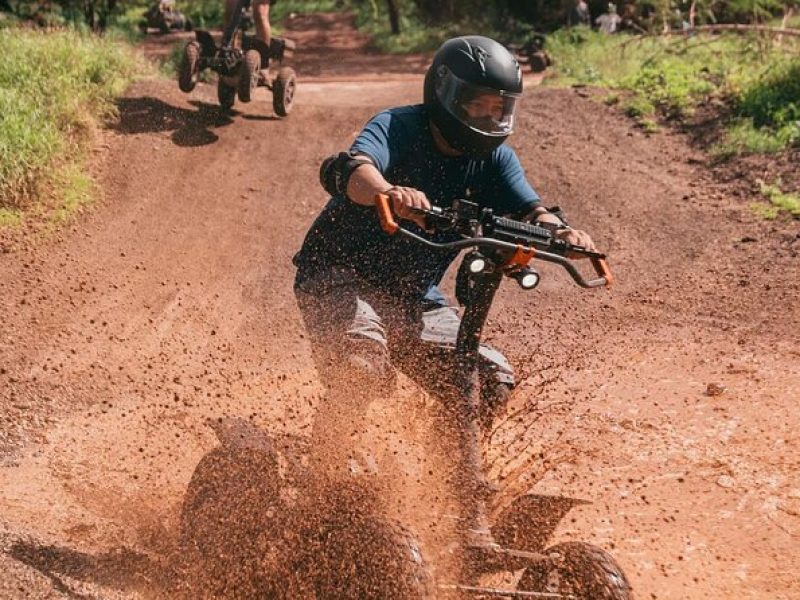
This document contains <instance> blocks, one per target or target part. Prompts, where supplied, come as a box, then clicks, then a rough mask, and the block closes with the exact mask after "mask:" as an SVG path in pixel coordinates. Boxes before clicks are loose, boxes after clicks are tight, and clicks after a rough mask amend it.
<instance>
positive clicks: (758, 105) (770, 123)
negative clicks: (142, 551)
mask: <svg viewBox="0 0 800 600" xmlns="http://www.w3.org/2000/svg"><path fill="white" fill-rule="evenodd" d="M737 105H738V106H737V108H738V112H739V114H741V115H742V116H745V117H749V118H751V119H753V125H754V126H756V127H774V128H781V127H785V126H787V125H793V126H794V127H795V128H796V127H797V122H798V121H800V59H794V60H787V61H782V62H779V63H776V64H775V65H774V67H773V68H771V69H770V70H769V71H768V72H767V73H766V74H765V76H764V77H763V78H761V79H759V80H758V81H754V82H753V83H752V84H751V85H750V86H748V87H747V88H746V89H745V90H743V92H742V94H741V95H740V96H739V99H738V102H737Z"/></svg>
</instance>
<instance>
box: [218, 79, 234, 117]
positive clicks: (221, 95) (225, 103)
mask: <svg viewBox="0 0 800 600" xmlns="http://www.w3.org/2000/svg"><path fill="white" fill-rule="evenodd" d="M217 98H218V99H219V105H220V106H221V107H222V108H224V109H225V110H230V109H232V108H233V104H234V102H236V88H235V87H233V86H232V85H228V84H227V83H225V82H224V81H223V80H222V77H221V76H220V78H219V82H218V83H217Z"/></svg>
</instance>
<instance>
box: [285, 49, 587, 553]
mask: <svg viewBox="0 0 800 600" xmlns="http://www.w3.org/2000/svg"><path fill="white" fill-rule="evenodd" d="M522 91H523V85H522V74H521V70H520V67H519V64H518V63H517V61H516V59H515V58H514V57H513V56H512V55H511V54H510V53H509V52H508V50H506V48H505V47H503V46H502V45H501V44H499V43H497V42H495V41H494V40H491V39H489V38H486V37H480V36H467V37H459V38H453V39H451V40H448V41H447V42H445V43H444V44H443V45H442V47H441V48H440V49H439V50H438V52H437V53H436V55H435V57H434V60H433V64H432V65H431V66H430V68H429V69H428V72H427V75H426V77H425V85H424V104H419V105H414V106H402V107H398V108H392V109H389V110H385V111H383V112H381V113H379V114H378V115H376V116H375V117H373V118H372V119H371V120H370V121H369V122H368V123H367V124H366V126H365V127H364V129H363V130H362V131H361V133H360V134H359V136H358V137H357V138H356V140H355V142H354V143H353V145H352V146H351V148H350V151H349V152H348V153H341V154H339V155H338V156H336V157H335V158H334V157H331V158H330V159H328V160H326V161H325V162H324V163H323V165H322V169H321V172H320V176H321V180H322V183H323V186H324V187H325V189H326V190H327V191H328V192H329V193H330V194H331V196H332V197H331V199H330V200H329V201H328V203H327V205H326V206H325V207H324V209H323V210H322V212H321V214H320V215H319V216H318V217H317V219H316V220H315V221H314V223H313V224H312V226H311V228H310V229H309V231H308V233H307V234H306V238H305V240H304V242H303V246H302V248H301V249H300V251H299V252H298V253H297V255H296V256H295V258H294V263H295V265H296V266H297V275H296V279H295V294H296V297H297V302H298V305H299V307H300V310H301V312H302V315H303V320H304V323H305V326H306V330H307V331H308V335H309V340H310V342H311V346H312V352H313V357H314V361H315V365H316V368H317V370H318V372H319V374H320V378H321V379H322V382H323V384H324V385H325V386H326V388H327V394H326V397H325V399H324V400H323V401H322V402H321V404H320V406H319V408H318V410H317V411H316V414H315V417H314V423H313V439H312V448H315V449H316V450H312V454H313V453H314V452H315V451H316V452H317V454H318V455H322V456H323V457H324V458H327V459H328V460H329V461H333V462H334V463H337V464H341V463H345V464H346V463H347V460H348V458H347V456H337V451H339V450H338V449H339V448H341V447H342V445H345V446H346V445H347V443H348V442H347V439H348V438H349V437H356V436H358V431H357V430H356V425H355V423H356V420H355V418H354V417H353V416H352V415H357V414H360V413H362V412H363V411H364V410H365V408H366V406H367V405H368V404H369V403H370V402H371V401H372V400H375V399H376V398H377V397H379V396H386V395H388V394H390V393H391V391H392V389H393V386H394V377H395V375H394V374H395V368H399V369H400V370H402V371H403V372H404V373H405V374H407V375H408V376H409V377H411V378H412V379H414V380H415V381H417V382H418V383H419V384H421V385H422V386H423V387H425V388H426V389H428V390H429V391H431V392H432V393H433V394H434V395H436V396H437V397H439V398H442V399H443V401H444V402H445V403H446V404H447V405H448V406H449V407H451V408H452V409H453V410H454V412H455V413H458V408H459V406H460V404H459V396H458V390H454V389H452V386H451V387H448V384H447V381H448V378H447V369H448V366H447V360H446V354H447V353H448V352H452V348H453V347H454V345H455V339H456V332H457V331H458V325H459V316H458V314H457V312H456V310H455V309H454V308H453V307H451V306H450V305H449V304H448V302H447V300H446V299H445V298H444V296H443V295H442V293H441V292H440V291H439V289H438V287H437V286H438V284H439V282H440V280H441V278H442V277H443V275H444V273H445V271H446V270H447V268H448V266H449V265H450V263H451V262H452V261H453V260H454V259H455V257H456V255H457V254H458V253H457V252H443V251H437V250H432V249H430V248H426V247H424V246H422V245H419V244H414V243H412V242H410V241H408V240H405V239H403V238H401V237H399V236H397V237H392V236H389V235H387V234H385V233H384V232H383V231H382V229H381V227H380V224H379V221H378V217H377V213H376V210H375V208H374V200H375V197H376V195H377V194H386V195H387V196H388V197H389V198H390V200H391V204H392V206H393V210H394V212H395V213H396V214H397V216H398V217H399V218H401V219H405V220H406V221H407V223H406V226H407V227H408V228H410V229H411V230H413V231H414V232H415V233H417V234H419V235H422V236H425V237H428V238H429V239H435V240H436V241H447V240H448V239H449V238H448V237H447V236H448V235H450V234H442V233H430V232H426V231H425V230H424V222H423V221H422V219H421V217H420V216H419V213H416V212H415V209H427V208H430V207H431V205H437V206H441V207H448V206H450V204H451V203H452V200H453V199H457V198H465V199H469V200H471V201H473V202H476V203H478V204H479V205H480V206H481V207H487V208H491V209H493V210H494V212H495V213H496V214H500V215H509V216H514V217H516V218H524V219H527V220H529V221H533V222H537V223H539V224H542V225H543V226H546V227H548V228H551V229H552V230H553V231H555V234H556V235H557V236H558V237H559V238H561V239H564V240H566V241H568V242H570V243H573V244H578V245H581V246H585V247H587V248H589V249H592V248H593V244H592V241H591V239H590V238H589V236H588V235H587V234H585V233H583V232H581V231H578V230H573V229H570V228H568V227H566V226H565V224H564V223H563V222H562V221H561V219H560V218H559V217H558V216H556V215H554V214H552V213H550V212H549V211H548V210H547V209H546V208H544V207H543V206H541V203H540V200H539V196H538V195H537V194H536V192H535V191H534V190H533V188H532V187H531V185H530V184H529V183H528V181H527V179H526V177H525V173H524V172H523V169H522V166H521V165H520V162H519V160H518V158H517V156H516V154H515V153H514V151H513V150H512V149H511V148H510V147H509V146H507V145H506V144H505V143H504V142H505V141H506V139H507V138H508V136H509V135H511V134H512V133H513V132H514V130H515V126H516V117H517V110H518V106H519V102H520V100H521V98H522ZM481 356H482V365H481V379H482V381H483V386H482V389H483V391H484V394H483V397H482V399H481V402H482V406H481V410H480V414H479V415H467V414H461V415H460V416H458V418H457V419H456V421H457V422H458V423H459V427H463V428H464V431H465V432H466V433H464V434H463V435H462V436H460V437H461V438H462V439H463V444H462V448H461V451H462V452H463V453H464V454H463V456H464V457H466V458H465V462H466V463H467V464H469V465H471V468H470V469H468V470H469V471H470V472H474V473H475V474H476V476H475V477H474V478H473V484H471V486H470V487H471V488H472V487H473V486H474V489H471V490H470V491H471V492H474V493H475V494H479V495H482V496H483V497H488V495H489V493H490V492H491V484H490V483H489V482H488V481H486V479H485V478H484V477H483V475H482V469H481V457H480V445H479V441H480V428H479V427H480V424H481V423H483V425H484V426H490V424H491V420H492V417H493V416H494V415H496V414H497V413H498V411H500V410H501V409H502V408H503V406H504V405H505V402H506V401H507V399H508V396H509V392H510V390H511V389H512V387H513V385H514V376H513V372H512V370H511V367H510V365H509V364H508V361H507V360H506V359H505V357H503V356H502V354H500V353H499V352H497V351H496V350H494V349H492V348H489V347H487V346H484V347H482V348H481ZM348 415H351V416H348ZM460 443H461V442H460ZM339 452H340V451H339ZM473 469H474V471H473ZM466 527H467V532H466V533H467V536H468V539H469V540H470V545H472V546H476V547H485V546H487V545H493V544H494V542H493V540H492V536H491V533H490V531H489V527H488V519H487V518H486V515H485V514H479V515H475V516H474V518H472V522H470V523H468V524H467V526H466Z"/></svg>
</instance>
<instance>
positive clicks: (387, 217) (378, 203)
mask: <svg viewBox="0 0 800 600" xmlns="http://www.w3.org/2000/svg"><path fill="white" fill-rule="evenodd" d="M375 208H377V209H378V219H379V220H380V222H381V229H383V230H384V231H385V232H386V233H388V234H389V235H394V234H395V233H397V230H398V229H399V227H400V226H399V225H398V224H397V221H395V220H394V215H393V214H392V207H391V206H390V200H389V196H387V195H386V194H376V195H375Z"/></svg>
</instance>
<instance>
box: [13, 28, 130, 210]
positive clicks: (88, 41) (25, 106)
mask: <svg viewBox="0 0 800 600" xmlns="http://www.w3.org/2000/svg"><path fill="white" fill-rule="evenodd" d="M0 55H2V56H3V60H2V61H0V222H9V221H11V222H13V221H18V220H19V218H20V215H21V213H20V210H21V209H22V208H23V207H24V206H25V205H26V203H27V202H28V201H29V200H30V199H32V198H34V197H41V196H47V195H48V192H50V191H56V190H57V191H58V196H60V197H66V196H69V197H70V198H71V200H70V202H72V203H75V202H77V200H76V196H75V194H78V196H80V195H81V193H82V192H81V190H85V188H86V182H85V180H84V178H83V177H82V176H81V175H80V170H75V169H74V166H75V165H76V164H79V162H80V158H81V155H82V151H83V149H84V148H85V145H86V142H87V141H88V139H89V138H90V133H91V131H92V129H93V128H94V127H95V125H96V124H97V123H98V121H99V120H102V119H103V118H106V117H108V116H110V115H111V114H113V111H114V104H113V99H114V97H115V96H116V95H118V94H119V93H121V92H122V91H123V89H124V88H125V86H126V85H127V83H128V82H129V81H130V80H131V78H132V77H133V76H134V75H135V74H136V73H138V72H140V71H141V70H142V68H143V66H142V65H141V63H139V62H138V60H137V59H136V58H135V55H134V54H133V53H132V52H131V51H130V50H129V49H128V48H127V47H125V46H124V45H122V44H120V43H118V42H114V41H111V40H107V39H103V38H99V37H96V36H92V35H87V34H82V33H79V32H76V31H69V30H64V31H58V32H50V33H44V32H42V31H36V30H28V29H21V28H14V29H6V30H4V31H3V32H2V33H0ZM70 194H72V196H70Z"/></svg>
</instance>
